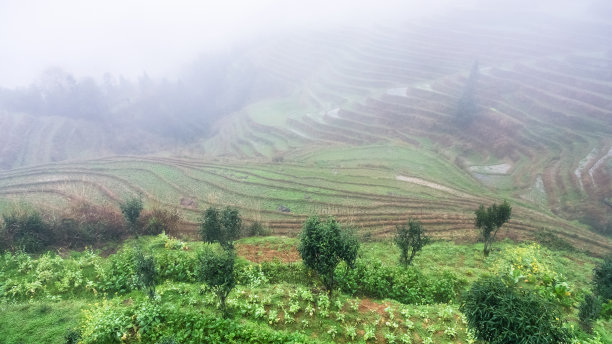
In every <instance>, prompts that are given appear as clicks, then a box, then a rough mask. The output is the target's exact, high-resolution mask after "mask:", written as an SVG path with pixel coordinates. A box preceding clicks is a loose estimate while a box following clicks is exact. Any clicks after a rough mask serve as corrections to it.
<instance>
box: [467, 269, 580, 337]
mask: <svg viewBox="0 0 612 344" xmlns="http://www.w3.org/2000/svg"><path fill="white" fill-rule="evenodd" d="M460 310H461V311H462V312H463V313H464V314H465V316H466V318H467V322H468V327H469V328H470V329H471V330H473V331H474V333H475V334H476V338H478V339H481V340H483V341H486V342H488V343H492V344H502V343H569V341H570V339H571V337H570V335H569V332H568V331H567V330H566V329H565V328H563V321H562V320H560V315H559V313H558V311H557V309H556V308H555V307H554V306H553V305H552V304H550V303H549V302H547V301H546V300H545V299H543V298H541V297H540V296H539V295H537V294H536V293H535V292H533V291H530V290H525V289H519V288H515V287H513V286H508V285H506V284H505V283H504V281H503V280H502V279H501V278H499V277H488V278H483V279H480V280H478V281H476V282H475V283H474V284H473V285H472V287H471V288H470V290H469V291H467V292H466V293H465V295H464V296H463V303H462V305H461V307H460Z"/></svg>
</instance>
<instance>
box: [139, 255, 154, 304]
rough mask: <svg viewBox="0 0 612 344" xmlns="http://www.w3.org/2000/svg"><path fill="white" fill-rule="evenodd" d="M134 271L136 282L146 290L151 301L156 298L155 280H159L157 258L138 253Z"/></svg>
mask: <svg viewBox="0 0 612 344" xmlns="http://www.w3.org/2000/svg"><path fill="white" fill-rule="evenodd" d="M134 269H135V273H136V280H137V283H138V285H139V286H140V288H141V289H144V290H145V291H146V292H147V294H148V295H149V298H150V299H153V298H154V297H155V279H156V278H157V268H156V267H155V258H154V257H153V256H147V257H145V255H144V254H143V253H142V252H141V251H138V252H136V253H135V254H134Z"/></svg>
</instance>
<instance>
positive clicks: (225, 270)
mask: <svg viewBox="0 0 612 344" xmlns="http://www.w3.org/2000/svg"><path fill="white" fill-rule="evenodd" d="M198 258H199V263H200V269H199V271H198V275H199V277H200V280H201V281H202V282H205V283H206V284H208V285H209V286H210V287H211V288H212V290H213V291H214V292H215V294H216V295H217V297H218V298H219V302H220V304H221V310H222V312H223V315H224V316H227V315H228V313H227V307H226V300H227V296H228V295H229V293H230V292H231V291H232V289H233V288H234V286H235V285H236V278H235V276H234V264H235V260H236V255H235V254H234V252H233V251H230V250H223V251H222V252H220V253H216V252H213V251H212V250H205V251H203V252H202V253H201V254H200V256H199V257H198Z"/></svg>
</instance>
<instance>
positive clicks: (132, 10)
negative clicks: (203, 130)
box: [0, 0, 609, 87]
mask: <svg viewBox="0 0 612 344" xmlns="http://www.w3.org/2000/svg"><path fill="white" fill-rule="evenodd" d="M604 3H605V2H601V4H604ZM457 7H473V8H474V7H475V8H478V7H480V8H485V7H487V8H493V9H497V10H498V11H500V12H508V13H512V11H517V10H531V11H533V10H542V11H545V12H549V14H552V13H553V12H554V13H556V14H557V15H560V16H564V15H566V16H567V15H571V16H575V17H580V16H583V15H585V13H587V14H588V13H592V14H599V15H600V16H601V17H602V18H605V17H604V16H605V14H606V13H605V12H603V13H602V11H601V9H600V8H599V7H600V6H599V5H597V4H596V3H594V2H589V3H587V2H584V1H537V2H534V1H475V0H469V1H466V0H463V1H450V0H433V1H432V0H428V1H405V0H404V1H401V0H385V1H371V0H370V1H363V0H361V1H355V0H352V1H349V0H336V1H325V0H313V1H300V0H258V1H248V0H225V1H190V0H179V1H144V0H130V1H122V0H106V1H82V0H55V1H46V0H24V1H0V46H1V47H2V48H1V52H0V87H15V86H24V85H27V84H28V83H30V82H31V81H33V80H34V79H35V78H37V77H38V75H40V73H41V72H42V71H43V70H45V69H46V68H48V67H50V66H55V67H61V68H63V69H64V70H66V71H68V72H70V73H72V74H73V75H75V76H77V77H83V76H93V77H95V78H97V79H98V80H100V79H101V78H102V75H103V74H104V73H105V72H110V73H112V74H115V75H123V76H125V77H129V78H134V77H136V76H139V75H142V74H143V73H145V72H146V73H147V74H148V75H149V76H152V77H161V76H165V77H170V78H172V77H175V76H176V75H177V73H178V72H179V71H180V68H181V65H183V64H184V63H187V62H190V61H191V60H193V59H194V58H195V57H196V56H197V55H198V54H199V53H201V52H210V51H217V50H220V49H227V48H228V47H231V46H233V45H236V44H237V42H240V41H241V40H242V41H244V40H249V39H253V38H254V37H265V36H266V35H270V34H278V33H281V32H286V31H290V30H294V29H296V28H305V27H316V28H324V27H325V26H329V25H337V24H344V25H345V24H350V25H357V24H361V25H368V24H369V23H372V22H381V21H385V20H397V19H401V20H419V19H422V18H424V17H428V16H431V15H434V14H435V15H440V14H444V13H446V12H448V11H453V10H454V9H455V8H457ZM608 13H609V12H608Z"/></svg>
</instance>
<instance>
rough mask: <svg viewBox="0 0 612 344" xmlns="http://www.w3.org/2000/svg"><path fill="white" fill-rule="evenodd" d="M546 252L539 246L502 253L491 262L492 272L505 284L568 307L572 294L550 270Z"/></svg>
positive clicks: (563, 280) (568, 286)
mask: <svg viewBox="0 0 612 344" xmlns="http://www.w3.org/2000/svg"><path fill="white" fill-rule="evenodd" d="M550 265H551V258H550V252H549V251H548V250H547V249H545V248H542V247H541V246H540V245H539V244H535V243H533V244H530V245H520V246H513V247H510V248H507V249H505V250H504V251H503V252H502V253H501V254H500V255H499V256H498V257H497V258H496V260H495V261H494V262H493V264H492V270H493V272H495V273H496V274H497V275H498V276H501V277H502V278H503V279H504V280H505V281H506V283H507V284H513V285H516V286H518V287H525V288H529V289H535V290H536V291H537V292H538V293H539V294H540V295H542V296H544V297H546V298H547V299H549V300H550V301H554V302H558V303H559V304H561V305H563V306H564V307H567V308H569V307H571V306H572V305H573V304H574V302H575V300H574V297H573V295H574V292H573V290H572V288H571V286H570V285H569V284H568V283H567V282H566V280H565V277H564V276H563V275H562V274H560V273H558V272H556V271H554V270H553V268H551V266H550Z"/></svg>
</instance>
